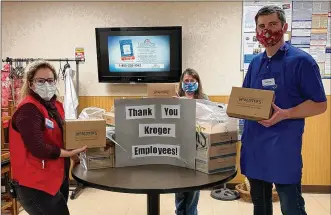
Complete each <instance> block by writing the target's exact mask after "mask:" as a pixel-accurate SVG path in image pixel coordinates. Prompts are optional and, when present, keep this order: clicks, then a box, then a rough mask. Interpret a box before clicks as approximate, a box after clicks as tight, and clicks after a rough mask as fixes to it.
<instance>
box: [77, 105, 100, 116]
mask: <svg viewBox="0 0 331 215" xmlns="http://www.w3.org/2000/svg"><path fill="white" fill-rule="evenodd" d="M105 112H106V111H105V110H104V109H102V108H97V107H88V108H84V109H83V110H82V112H81V113H80V114H79V117H78V119H103V116H102V115H103V114H104V113H105Z"/></svg>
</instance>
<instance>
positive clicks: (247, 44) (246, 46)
mask: <svg viewBox="0 0 331 215" xmlns="http://www.w3.org/2000/svg"><path fill="white" fill-rule="evenodd" d="M264 50H265V48H264V47H263V46H262V45H261V44H260V43H259V41H257V39H256V33H244V34H243V53H244V56H243V58H244V69H245V70H247V69H248V66H249V64H250V63H251V61H252V60H253V58H254V57H255V56H256V55H258V54H260V53H262V52H264Z"/></svg>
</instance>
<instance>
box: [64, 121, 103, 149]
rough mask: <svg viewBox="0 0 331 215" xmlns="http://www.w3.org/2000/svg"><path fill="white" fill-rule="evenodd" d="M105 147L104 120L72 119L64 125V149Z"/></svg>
mask: <svg viewBox="0 0 331 215" xmlns="http://www.w3.org/2000/svg"><path fill="white" fill-rule="evenodd" d="M85 145H86V146H87V148H96V147H105V146H106V121H105V120H104V119H72V120H66V121H65V124H64V147H65V149H76V148H80V147H83V146H85Z"/></svg>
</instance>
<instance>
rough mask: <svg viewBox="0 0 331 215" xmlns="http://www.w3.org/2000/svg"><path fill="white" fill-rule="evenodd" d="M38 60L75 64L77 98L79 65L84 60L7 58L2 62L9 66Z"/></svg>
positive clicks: (77, 91)
mask: <svg viewBox="0 0 331 215" xmlns="http://www.w3.org/2000/svg"><path fill="white" fill-rule="evenodd" d="M38 60H44V61H49V62H76V93H77V97H78V96H79V63H82V62H85V58H84V59H78V58H50V59H45V58H10V57H7V58H6V59H2V62H6V63H9V64H10V65H11V66H12V64H13V62H33V61H38Z"/></svg>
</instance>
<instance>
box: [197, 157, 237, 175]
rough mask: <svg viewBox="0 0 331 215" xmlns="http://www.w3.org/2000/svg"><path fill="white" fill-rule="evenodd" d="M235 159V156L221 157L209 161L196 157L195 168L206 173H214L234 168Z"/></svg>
mask: <svg viewBox="0 0 331 215" xmlns="http://www.w3.org/2000/svg"><path fill="white" fill-rule="evenodd" d="M236 159H237V158H236V156H228V157H222V158H217V159H213V160H209V161H205V160H199V159H196V162H195V165H196V170H198V171H200V172H203V173H206V174H215V173H219V172H227V171H231V170H235V169H236Z"/></svg>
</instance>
